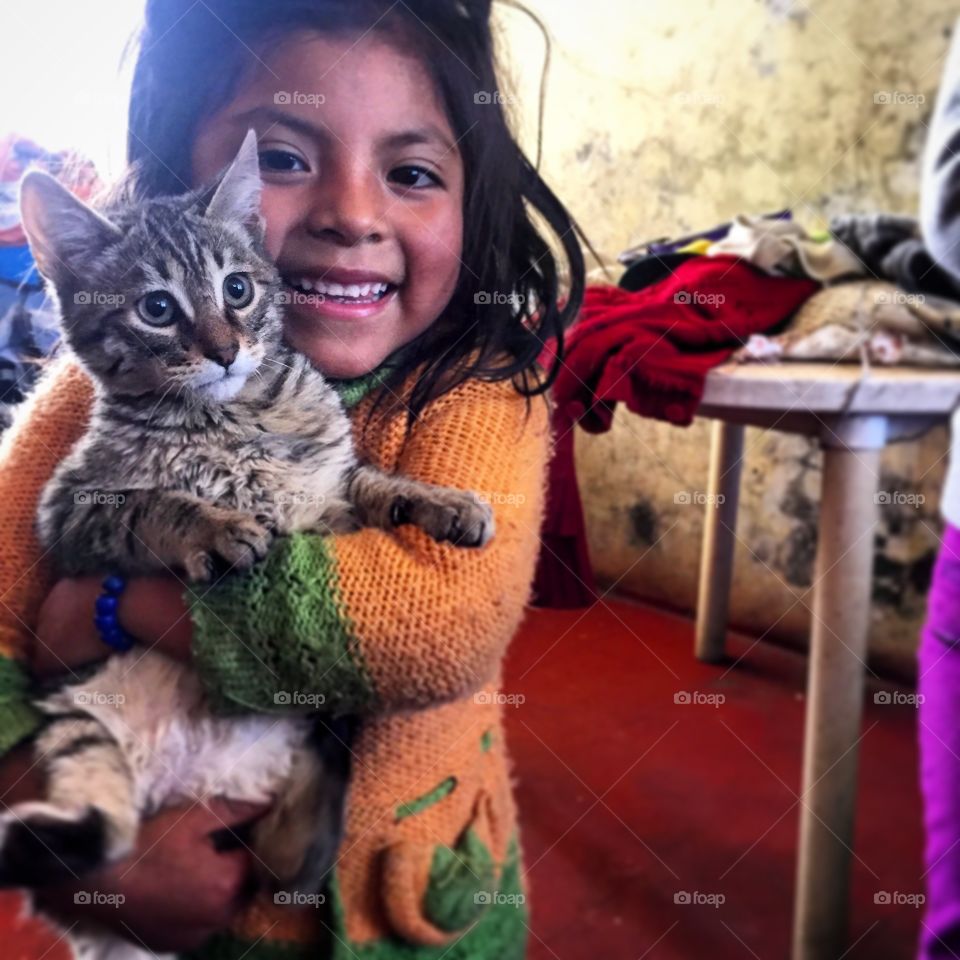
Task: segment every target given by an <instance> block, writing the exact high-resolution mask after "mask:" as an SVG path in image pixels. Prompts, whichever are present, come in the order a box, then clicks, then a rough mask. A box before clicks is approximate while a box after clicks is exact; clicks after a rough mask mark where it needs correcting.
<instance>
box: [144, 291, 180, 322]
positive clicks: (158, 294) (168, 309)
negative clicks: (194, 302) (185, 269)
mask: <svg viewBox="0 0 960 960" xmlns="http://www.w3.org/2000/svg"><path fill="white" fill-rule="evenodd" d="M137 313H138V314H139V316H140V319H141V320H143V321H144V322H145V323H149V324H150V326H152V327H166V326H169V325H170V324H171V323H173V321H174V320H176V319H177V301H176V299H175V298H174V297H173V295H172V294H170V293H167V291H166V290H152V291H151V292H150V293H148V294H147V295H146V296H144V297H141V298H140V299H139V300H138V301H137Z"/></svg>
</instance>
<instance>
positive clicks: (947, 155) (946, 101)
mask: <svg viewBox="0 0 960 960" xmlns="http://www.w3.org/2000/svg"><path fill="white" fill-rule="evenodd" d="M920 217H921V224H922V229H923V238H924V242H925V243H926V245H927V248H928V249H929V250H930V253H931V255H932V256H933V258H934V259H935V260H936V261H937V262H938V263H939V264H940V265H941V266H942V267H943V268H944V269H945V270H949V271H950V272H951V273H953V274H954V275H955V276H958V277H960V20H958V21H957V22H956V23H955V25H954V30H953V40H952V42H951V45H950V50H949V53H948V55H947V62H946V66H945V67H944V70H943V75H942V78H941V81H940V91H939V93H938V94H937V103H936V106H935V108H934V112H933V120H932V121H931V124H930V132H929V134H928V137H927V145H926V149H925V151H924V159H923V183H922V188H921V203H920Z"/></svg>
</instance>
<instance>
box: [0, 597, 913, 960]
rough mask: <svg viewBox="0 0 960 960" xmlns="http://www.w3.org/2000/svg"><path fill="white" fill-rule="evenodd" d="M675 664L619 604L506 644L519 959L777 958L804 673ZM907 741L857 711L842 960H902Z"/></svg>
mask: <svg viewBox="0 0 960 960" xmlns="http://www.w3.org/2000/svg"><path fill="white" fill-rule="evenodd" d="M692 646H693V627H692V624H691V623H690V622H689V621H687V620H684V619H681V618H679V617H676V616H673V615H671V614H666V613H662V612H659V611H657V610H654V609H651V608H648V607H643V606H638V605H634V604H631V603H628V602H626V601H616V602H611V601H607V602H606V603H604V604H598V605H597V606H596V607H594V608H593V609H592V610H590V611H589V612H585V611H583V610H575V611H534V612H532V613H531V614H530V616H529V619H528V620H527V622H526V624H525V626H524V628H523V630H522V631H521V633H520V636H519V637H518V638H517V640H516V641H515V643H514V645H513V647H512V649H511V654H510V657H509V660H508V667H507V682H506V690H507V692H510V693H517V694H522V695H523V697H524V698H525V699H524V701H523V703H521V704H520V705H518V706H516V707H508V708H507V709H508V714H509V716H508V725H509V736H510V743H511V749H512V752H513V756H514V759H515V767H516V775H517V780H518V786H517V789H518V799H519V803H520V809H521V819H522V822H523V830H524V834H523V836H524V850H525V855H526V860H527V866H528V869H529V875H528V881H529V884H530V893H531V900H532V909H533V923H532V928H533V936H532V938H531V944H532V946H531V951H530V960H641V958H643V960H680V958H683V960H692V958H702V957H710V958H711V960H727V958H730V960H733V958H737V960H743V958H751V957H752V958H757V960H784V958H785V957H787V956H788V954H789V924H790V912H791V898H792V890H793V871H794V855H795V850H796V831H797V798H796V791H797V789H798V787H799V781H800V749H801V742H802V722H803V689H804V661H803V659H802V658H801V657H799V656H797V655H796V654H793V653H789V652H786V651H783V650H779V649H776V648H772V647H769V646H767V645H766V644H762V645H757V646H754V647H752V648H751V644H750V642H749V641H747V640H744V639H743V638H732V639H731V641H730V650H731V653H732V654H733V655H734V656H737V657H739V656H741V655H744V656H743V659H742V660H740V661H739V662H738V663H736V665H733V661H732V660H731V663H730V664H728V665H724V666H719V667H717V666H706V665H703V664H700V663H697V661H695V660H694V658H693V655H692ZM678 693H689V694H691V699H693V695H694V694H699V695H702V696H706V697H712V698H714V699H715V700H716V695H722V697H723V698H725V699H724V700H723V702H720V703H714V704H706V703H701V704H697V703H689V704H684V703H680V704H678V703H675V702H674V698H675V695H676V694H678ZM914 723H915V717H914V714H913V712H912V710H911V709H910V708H908V707H899V706H878V705H876V704H874V703H873V698H872V696H869V695H868V697H867V705H866V712H865V723H864V731H865V735H864V738H863V741H862V745H861V776H860V793H859V801H858V811H857V838H856V846H855V850H856V859H855V866H854V903H853V911H852V921H851V937H850V942H851V943H853V944H855V945H854V946H853V947H852V948H851V949H850V950H849V952H848V953H846V954H845V955H844V958H843V960H908V958H912V957H913V955H914V943H915V939H916V932H917V929H918V927H919V921H920V918H919V916H918V912H917V910H916V909H915V908H912V907H907V906H895V905H883V904H879V905H878V904H876V903H875V902H874V896H875V894H878V893H882V892H888V893H901V894H914V893H920V892H922V889H923V887H922V880H921V874H922V872H923V871H922V867H921V857H920V851H921V842H922V838H921V831H920V826H919V823H920V807H919V798H918V795H917V787H916V775H915V767H916V751H915V746H914ZM681 894H688V895H689V899H690V900H691V901H701V902H691V903H689V904H684V903H676V902H675V897H677V896H678V895H681ZM720 897H723V898H724V899H723V901H722V902H720ZM18 912H19V904H18V903H17V902H16V900H15V898H12V897H9V896H7V897H4V898H0V943H2V948H0V956H2V958H3V960H39V958H41V957H42V958H43V960H65V954H64V951H62V949H61V948H58V947H54V948H53V949H50V940H49V939H48V938H45V937H44V936H43V933H42V931H40V930H38V929H37V928H36V926H34V925H32V924H29V923H25V922H23V921H22V920H18V921H16V922H14V919H13V918H14V917H15V916H16V915H17V913H18ZM45 951H48V952H45Z"/></svg>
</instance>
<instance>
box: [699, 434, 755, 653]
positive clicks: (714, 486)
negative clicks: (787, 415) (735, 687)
mask: <svg viewBox="0 0 960 960" xmlns="http://www.w3.org/2000/svg"><path fill="white" fill-rule="evenodd" d="M743 431H744V428H743V427H742V426H740V424H736V423H724V422H723V421H722V420H714V422H713V428H712V437H711V443H710V476H709V480H708V484H709V486H708V490H707V493H708V498H707V505H706V508H705V512H704V521H703V548H702V550H701V554H700V585H699V588H698V591H697V634H696V647H695V652H696V655H697V659H698V660H704V661H706V662H707V663H717V662H718V661H720V660H722V659H723V656H724V648H725V642H726V636H727V609H728V606H729V602H730V581H731V579H732V578H733V548H734V543H735V541H734V531H735V530H736V526H737V501H738V499H739V496H740V471H741V469H742V466H743Z"/></svg>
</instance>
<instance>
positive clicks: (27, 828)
mask: <svg viewBox="0 0 960 960" xmlns="http://www.w3.org/2000/svg"><path fill="white" fill-rule="evenodd" d="M107 848H108V839H107V824H106V818H105V817H104V815H103V813H102V812H101V811H100V810H98V809H97V808H96V807H85V808H83V809H80V810H68V809H63V808H61V807H57V806H54V805H53V804H51V803H42V802H32V803H22V804H18V805H17V806H14V807H11V808H10V809H9V810H8V811H7V812H6V813H5V814H4V815H3V816H2V817H0V886H4V887H10V886H12V887H36V886H42V885H43V884H47V883H55V882H58V881H62V880H69V879H74V878H76V877H77V876H80V875H81V874H83V873H86V872H87V871H89V870H95V869H97V868H98V867H100V866H102V865H103V864H104V863H105V862H106V860H107V854H108V849H107Z"/></svg>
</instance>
